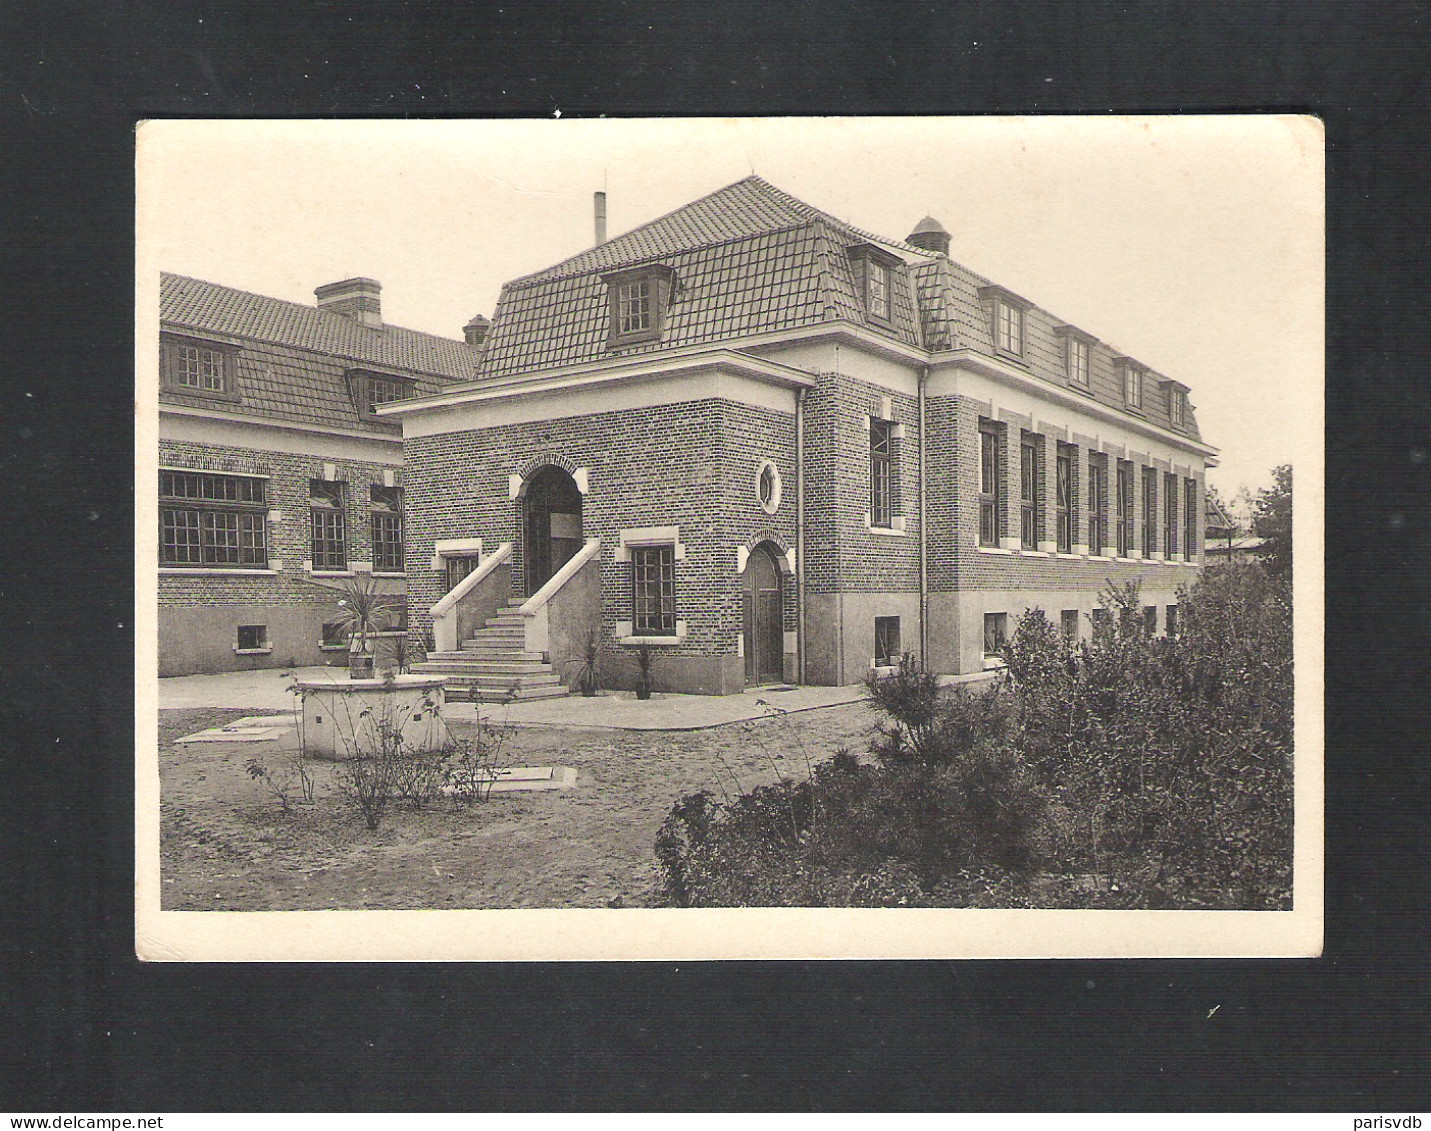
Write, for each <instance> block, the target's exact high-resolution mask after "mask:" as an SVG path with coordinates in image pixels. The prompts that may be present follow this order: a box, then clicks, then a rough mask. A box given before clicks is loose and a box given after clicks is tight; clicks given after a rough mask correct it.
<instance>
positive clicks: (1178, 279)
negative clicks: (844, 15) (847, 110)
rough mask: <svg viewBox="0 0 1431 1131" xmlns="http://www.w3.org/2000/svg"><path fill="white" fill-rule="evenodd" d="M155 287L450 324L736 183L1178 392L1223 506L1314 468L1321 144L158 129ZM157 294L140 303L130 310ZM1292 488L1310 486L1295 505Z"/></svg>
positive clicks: (1088, 130) (1213, 137)
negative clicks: (1081, 332)
mask: <svg viewBox="0 0 1431 1131" xmlns="http://www.w3.org/2000/svg"><path fill="white" fill-rule="evenodd" d="M137 160H138V164H137V174H138V186H139V188H138V211H137V216H138V231H137V252H138V255H137V261H138V264H139V268H138V269H139V272H140V279H139V280H138V288H137V289H138V293H139V294H140V295H141V296H144V295H146V294H152V293H153V287H152V283H146V280H154V279H157V272H159V271H160V270H164V271H172V272H176V273H178V274H183V275H192V276H195V277H198V278H201V279H207V280H209V281H211V282H214V283H221V284H224V285H226V286H231V287H237V288H240V289H242V290H248V291H253V292H256V293H259V294H265V295H273V296H275V297H278V298H284V299H289V300H291V301H294V302H301V303H312V302H313V301H314V298H313V290H314V288H315V287H318V286H320V285H322V284H324V283H330V282H335V281H337V280H339V279H345V278H349V277H351V276H355V275H364V276H368V277H371V278H375V279H377V280H378V281H379V282H380V283H381V284H382V288H383V290H382V307H383V318H384V320H385V321H386V322H388V323H391V324H394V325H400V326H407V327H411V328H413V329H418V330H426V331H428V332H431V333H434V334H442V335H444V336H448V337H453V338H460V337H461V335H462V327H463V325H465V324H466V322H467V321H468V320H469V319H470V318H471V317H472V315H474V314H479V313H480V314H485V315H487V316H489V317H490V316H491V314H492V310H493V307H494V306H495V304H496V301H497V295H498V292H499V291H500V289H501V285H502V283H503V282H504V281H505V280H507V279H511V278H514V277H516V276H518V275H523V274H527V273H529V272H532V271H536V270H539V269H541V268H543V267H546V266H549V265H551V264H553V263H556V262H558V261H560V260H562V259H565V258H566V257H568V256H570V255H574V254H576V253H577V252H579V251H582V250H584V249H585V248H587V247H589V246H591V244H592V242H593V238H594V237H593V217H592V194H593V193H594V192H595V191H597V190H602V189H604V190H605V192H606V194H607V231H608V234H609V235H612V236H615V235H619V234H620V233H622V232H624V231H627V230H629V229H631V228H634V227H637V226H639V225H641V224H643V223H645V222H647V221H649V220H652V219H655V218H656V217H657V216H660V215H663V214H664V213H666V212H669V211H671V210H673V209H675V208H679V207H680V206H681V205H682V204H685V203H687V202H689V201H691V200H694V199H696V198H697V197H700V196H704V195H706V194H707V193H710V192H713V191H715V190H716V189H719V188H721V187H723V186H725V185H727V184H730V183H732V182H734V181H737V180H739V179H740V178H742V177H744V176H747V175H748V174H750V173H751V172H755V173H758V174H760V176H762V177H764V178H765V179H766V180H767V181H770V182H771V183H772V184H774V185H776V186H777V187H779V188H781V189H783V190H785V191H786V192H788V193H790V194H792V195H794V196H796V197H799V198H800V199H802V200H805V201H807V202H808V203H810V204H813V205H815V206H816V207H818V208H821V209H823V210H824V211H826V212H829V213H831V214H833V215H835V216H837V217H839V218H841V219H843V220H846V221H848V222H850V223H852V224H854V225H856V226H858V227H861V228H864V229H866V230H868V231H871V232H875V233H878V234H880V235H883V236H887V237H892V238H903V237H904V236H906V235H907V234H908V233H909V232H910V231H911V230H912V229H913V228H914V226H915V224H916V223H917V222H918V221H919V220H920V219H921V218H922V217H924V216H925V215H926V214H930V215H933V216H934V217H935V218H937V219H938V220H939V221H940V222H941V223H943V225H944V226H945V228H947V229H948V230H949V232H950V233H951V235H952V237H953V238H952V242H951V247H950V256H951V257H952V258H953V259H955V260H956V261H958V262H960V263H962V264H964V265H965V266H967V267H969V268H971V269H972V270H974V271H976V272H978V273H980V274H982V275H985V276H987V277H988V278H990V279H991V280H993V281H995V282H998V283H1000V284H1002V285H1003V286H1006V287H1008V288H1009V289H1010V290H1012V291H1015V292H1016V293H1018V294H1021V295H1023V296H1024V297H1026V298H1028V299H1029V300H1030V301H1032V302H1034V303H1036V304H1038V305H1039V306H1042V307H1044V308H1045V309H1047V310H1049V311H1051V312H1052V313H1054V314H1055V315H1057V316H1058V317H1060V318H1061V319H1063V320H1065V321H1067V322H1071V323H1073V324H1075V325H1078V326H1080V327H1082V328H1084V329H1086V330H1087V331H1088V332H1090V333H1092V334H1095V335H1097V336H1098V337H1099V338H1101V339H1102V340H1103V341H1105V342H1108V343H1110V344H1111V345H1114V346H1116V347H1117V348H1118V349H1119V350H1120V351H1121V352H1124V353H1127V354H1129V355H1131V356H1133V357H1136V358H1138V359H1139V360H1140V361H1142V362H1144V363H1145V364H1147V365H1149V366H1151V367H1152V368H1153V369H1155V370H1156V371H1158V372H1159V373H1161V374H1163V375H1165V376H1168V377H1172V378H1174V379H1175V380H1178V381H1181V382H1182V383H1183V384H1185V385H1187V386H1189V387H1190V388H1191V390H1192V392H1191V393H1190V394H1189V397H1190V400H1191V402H1192V404H1193V405H1194V407H1195V409H1196V411H1197V416H1198V423H1199V426H1200V427H1201V430H1202V435H1203V438H1204V439H1205V440H1206V441H1207V442H1208V443H1210V444H1212V445H1214V446H1216V447H1217V448H1219V449H1220V456H1219V459H1220V466H1218V467H1217V468H1214V469H1212V470H1211V471H1210V472H1209V474H1208V481H1209V482H1210V483H1211V484H1213V485H1214V486H1216V487H1217V488H1218V489H1219V490H1220V491H1222V492H1223V494H1224V495H1225V496H1231V495H1233V494H1234V493H1235V492H1236V491H1237V490H1238V488H1239V487H1241V486H1247V487H1250V488H1254V489H1255V488H1258V487H1262V486H1266V485H1267V484H1268V483H1270V481H1271V474H1270V471H1271V468H1272V467H1274V466H1275V465H1277V464H1279V463H1287V462H1290V463H1293V464H1294V465H1296V466H1297V467H1298V468H1299V469H1308V470H1311V471H1313V472H1314V475H1313V478H1312V480H1308V479H1306V478H1304V477H1303V475H1302V473H1301V471H1299V477H1298V482H1299V485H1302V484H1309V483H1311V482H1315V483H1320V465H1321V458H1322V457H1321V451H1322V449H1321V436H1322V397H1323V368H1324V360H1323V339H1324V333H1323V295H1324V278H1323V263H1324V254H1323V232H1324V218H1323V139H1322V134H1321V131H1320V127H1319V125H1318V123H1316V122H1315V121H1314V120H1311V119H1305V118H1295V117H1278V116H1256V115H1238V116H1176V117H1150V118H1130V117H1112V116H1109V117H1097V118H1095V117H1081V118H1067V117H1050V118H808V119H801V118H783V119H782V118H775V119H728V120H722V119H643V120H610V119H595V120H579V121H572V120H543V121H534V120H523V121H501V122H492V121H462V122H458V121H353V120H348V121H272V120H269V121H153V122H147V123H145V124H143V125H142V126H141V127H140V130H139V134H138V154H137ZM141 305H142V301H141ZM1300 493H1301V492H1300V491H1299V495H1300Z"/></svg>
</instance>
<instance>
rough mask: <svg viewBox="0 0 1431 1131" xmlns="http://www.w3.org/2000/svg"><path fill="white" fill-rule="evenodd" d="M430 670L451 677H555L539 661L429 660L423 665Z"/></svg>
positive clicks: (547, 666)
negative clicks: (451, 675) (449, 674)
mask: <svg viewBox="0 0 1431 1131" xmlns="http://www.w3.org/2000/svg"><path fill="white" fill-rule="evenodd" d="M423 666H424V667H426V668H430V669H431V670H432V674H433V675H436V674H438V673H439V672H440V673H442V674H444V675H445V674H447V673H451V674H453V675H492V676H500V677H502V678H503V679H507V678H516V677H519V676H527V677H531V678H537V677H543V678H544V677H546V676H555V675H556V673H555V672H553V671H552V667H551V665H550V664H544V663H542V662H541V661H540V660H516V661H512V662H508V661H506V660H433V659H429V660H428V661H427V663H426V664H425V665H423Z"/></svg>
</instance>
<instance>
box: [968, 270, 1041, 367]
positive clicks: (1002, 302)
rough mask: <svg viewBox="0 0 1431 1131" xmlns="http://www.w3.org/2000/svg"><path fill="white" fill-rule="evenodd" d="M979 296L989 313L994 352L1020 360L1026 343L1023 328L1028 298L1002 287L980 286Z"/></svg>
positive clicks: (1028, 304)
mask: <svg viewBox="0 0 1431 1131" xmlns="http://www.w3.org/2000/svg"><path fill="white" fill-rule="evenodd" d="M979 298H980V299H981V300H982V301H983V302H984V304H985V309H986V310H987V312H988V314H989V319H990V331H991V333H992V335H993V339H994V352H995V353H998V354H1002V355H1003V356H1005V357H1013V358H1018V359H1019V360H1022V359H1023V357H1024V352H1025V347H1026V344H1027V343H1026V340H1025V334H1024V330H1025V314H1026V313H1027V312H1028V308H1029V306H1030V303H1029V302H1028V300H1027V299H1023V298H1020V297H1019V296H1018V295H1016V294H1014V293H1013V292H1012V291H1007V290H1005V289H1004V288H1003V287H982V288H980V290H979Z"/></svg>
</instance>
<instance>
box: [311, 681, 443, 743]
mask: <svg viewBox="0 0 1431 1131" xmlns="http://www.w3.org/2000/svg"><path fill="white" fill-rule="evenodd" d="M446 686H447V679H446V678H445V677H444V676H440V675H438V676H433V675H397V676H393V677H392V678H391V679H345V680H342V681H338V680H333V681H329V680H322V679H300V680H299V681H298V691H299V694H301V695H302V696H303V731H302V739H303V753H304V754H306V755H308V756H310V757H315V758H330V759H333V760H334V761H343V760H345V759H347V758H361V757H363V756H365V755H368V754H371V753H373V752H375V751H376V750H377V749H378V745H379V742H380V736H381V734H382V733H383V731H385V730H386V731H388V732H389V733H392V734H396V733H397V732H401V734H402V743H403V748H404V751H405V752H408V753H416V752H418V751H423V750H434V749H437V748H438V747H441V746H443V745H444V744H445V743H446V742H447V728H446V727H445V726H444V725H443V722H442V708H443V706H444V705H445V703H446Z"/></svg>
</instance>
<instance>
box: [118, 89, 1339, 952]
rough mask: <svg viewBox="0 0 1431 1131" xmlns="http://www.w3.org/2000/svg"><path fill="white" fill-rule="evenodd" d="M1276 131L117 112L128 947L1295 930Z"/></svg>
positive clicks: (1258, 119)
mask: <svg viewBox="0 0 1431 1131" xmlns="http://www.w3.org/2000/svg"><path fill="white" fill-rule="evenodd" d="M1323 149H1324V143H1323V134H1322V130H1321V126H1320V123H1319V122H1318V121H1316V120H1315V119H1311V118H1304V117H1295V116H1275V115H1237V116H1165V117H1143V118H1133V117H1098V118H1069V117H1049V118H1018V119H1013V118H1007V119H1000V118H979V119H958V118H902V119H901V118H895V119H890V118H881V119H840V118H822V119H803V120H802V119H768V120H762V119H734V120H716V119H702V120H678V119H661V120H630V121H608V120H594V121H565V120H562V121H558V120H553V121H519V122H514V121H502V122H493V121H351V120H349V121H236V120H227V121H149V122H145V123H143V124H141V125H140V127H139V129H138V130H137V134H136V162H137V185H138V201H137V216H138V223H137V231H136V247H137V265H138V267H137V277H136V280H135V297H136V327H137V335H136V340H137V343H138V345H137V350H136V358H135V364H136V404H137V414H138V415H137V419H138V425H139V426H138V435H139V446H138V454H137V460H136V476H137V478H136V500H137V508H136V509H137V516H138V517H137V523H138V526H137V546H138V554H137V561H136V571H137V573H136V581H137V585H136V591H137V593H138V594H139V605H138V609H137V610H136V617H137V620H136V623H137V625H138V628H139V632H138V637H139V640H140V646H139V649H138V654H137V656H136V680H137V688H138V697H139V706H140V710H139V720H140V721H139V726H138V732H137V734H136V757H137V763H136V764H137V780H138V791H137V796H136V813H137V822H136V828H137V836H136V867H137V872H136V877H137V882H136V901H137V938H136V949H137V952H138V954H139V956H140V957H141V958H144V959H146V960H154V961H171V960H172V961H188V960H204V961H213V960H217V961H252V960H274V961H282V960H334V961H347V960H368V959H382V960H504V961H505V960H553V959H585V960H592V959H596V960H631V959H644V960H651V959H674V960H683V961H685V960H701V959H767V958H768V959H805V958H828V959H839V958H889V959H904V958H960V957H970V958H974V957H978V958H988V957H1007V958H1025V957H1033V958H1045V957H1078V956H1090V957H1137V956H1167V957H1188V956H1246V957H1259V956H1311V955H1315V954H1317V953H1319V952H1320V948H1321V939H1322V899H1323V891H1322V804H1323V797H1322V782H1323V773H1322V670H1323V668H1322V664H1323V645H1322V603H1323V594H1322V554H1323V551H1322V542H1323V539H1322V513H1321V512H1322V495H1323V479H1322V476H1323V451H1322V436H1323V415H1324V407H1323V371H1324V360H1323V303H1324V277H1323V276H1324V266H1323V264H1324V255H1323V246H1324V190H1323Z"/></svg>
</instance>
